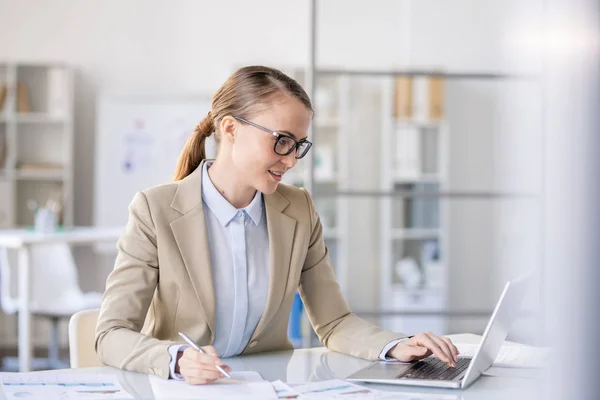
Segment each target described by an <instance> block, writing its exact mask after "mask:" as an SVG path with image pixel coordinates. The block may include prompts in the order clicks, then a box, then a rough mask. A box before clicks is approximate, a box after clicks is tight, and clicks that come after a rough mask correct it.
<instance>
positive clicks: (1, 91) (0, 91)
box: [0, 85, 8, 112]
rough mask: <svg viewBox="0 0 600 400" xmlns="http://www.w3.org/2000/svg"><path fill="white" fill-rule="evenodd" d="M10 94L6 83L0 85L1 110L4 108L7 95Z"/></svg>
mask: <svg viewBox="0 0 600 400" xmlns="http://www.w3.org/2000/svg"><path fill="white" fill-rule="evenodd" d="M7 94H8V88H7V87H6V85H2V87H0V112H1V111H3V110H4V103H5V102H6V96H7Z"/></svg>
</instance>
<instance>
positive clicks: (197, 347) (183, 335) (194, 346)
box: [179, 332, 231, 378]
mask: <svg viewBox="0 0 600 400" xmlns="http://www.w3.org/2000/svg"><path fill="white" fill-rule="evenodd" d="M179 336H181V337H182V338H183V340H185V341H186V342H187V344H189V345H190V346H192V347H193V348H194V349H196V350H198V351H199V352H200V353H202V354H206V355H208V353H207V352H205V351H204V350H202V348H200V346H198V345H197V344H196V343H194V341H193V340H192V339H190V338H189V337H188V336H187V335H186V334H185V333H183V332H179ZM216 367H217V369H218V370H219V372H220V373H222V374H223V375H225V376H226V377H228V378H231V375H229V374H228V373H227V371H225V370H224V369H223V368H221V366H219V365H216Z"/></svg>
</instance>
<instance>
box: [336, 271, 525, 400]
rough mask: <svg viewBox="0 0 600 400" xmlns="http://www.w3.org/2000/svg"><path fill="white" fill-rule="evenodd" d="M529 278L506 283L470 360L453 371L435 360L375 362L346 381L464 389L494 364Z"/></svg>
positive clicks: (462, 358) (518, 307)
mask: <svg viewBox="0 0 600 400" xmlns="http://www.w3.org/2000/svg"><path fill="white" fill-rule="evenodd" d="M528 276H529V274H528V275H523V276H521V277H519V278H516V279H512V280H510V281H508V282H507V283H506V285H505V286H504V290H503V291H502V294H501V295H500V299H499V300H498V303H497V304H496V308H495V309H494V312H493V313H492V317H491V318H490V320H489V322H488V324H487V326H486V328H485V332H484V334H483V338H482V340H481V344H480V345H479V348H478V349H477V351H476V352H475V355H474V356H473V357H472V358H471V357H461V356H460V355H459V361H458V362H457V363H456V366H455V367H454V368H452V367H450V366H448V365H447V364H445V363H443V362H442V361H441V360H440V359H439V358H437V357H435V356H430V357H427V358H425V359H423V360H419V361H414V362H411V363H400V362H386V361H376V362H374V363H372V364H370V365H368V366H366V367H365V368H363V369H361V370H359V371H358V372H355V373H354V374H352V375H350V376H349V377H347V378H346V379H347V380H349V381H357V382H372V383H387V384H394V385H409V386H426V387H442V388H455V389H464V388H466V387H468V386H469V385H470V384H471V383H473V382H474V381H475V380H476V379H477V378H479V376H480V375H481V374H482V373H483V372H485V371H486V370H487V369H488V368H489V367H490V366H491V365H492V363H493V362H494V360H495V359H496V356H497V355H498V352H499V351H500V347H501V346H502V343H503V342H504V340H505V339H506V335H507V334H508V330H509V329H510V327H511V325H512V324H513V322H514V320H515V318H516V316H517V314H518V311H519V309H520V307H521V303H522V302H523V298H524V297H525V294H526V291H527V287H528V281H529V277H528Z"/></svg>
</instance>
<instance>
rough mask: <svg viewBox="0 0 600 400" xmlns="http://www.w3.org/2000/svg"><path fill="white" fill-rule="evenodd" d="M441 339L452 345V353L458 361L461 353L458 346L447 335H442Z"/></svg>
mask: <svg viewBox="0 0 600 400" xmlns="http://www.w3.org/2000/svg"><path fill="white" fill-rule="evenodd" d="M440 339H442V340H443V341H444V342H446V343H447V344H448V346H450V350H451V351H452V355H453V356H454V361H455V362H458V355H459V354H460V352H459V351H458V348H457V347H456V346H455V345H454V343H452V340H450V339H448V338H447V337H445V336H440Z"/></svg>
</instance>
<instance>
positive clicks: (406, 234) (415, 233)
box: [392, 228, 441, 240]
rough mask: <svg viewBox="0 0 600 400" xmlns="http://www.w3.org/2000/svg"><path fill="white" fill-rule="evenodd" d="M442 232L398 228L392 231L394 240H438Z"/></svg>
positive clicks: (428, 229) (426, 229)
mask: <svg viewBox="0 0 600 400" xmlns="http://www.w3.org/2000/svg"><path fill="white" fill-rule="evenodd" d="M440 235H441V232H440V230H439V229H438V228H397V229H392V239H395V240H401V239H415V240H425V239H438V238H439V237H440Z"/></svg>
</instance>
